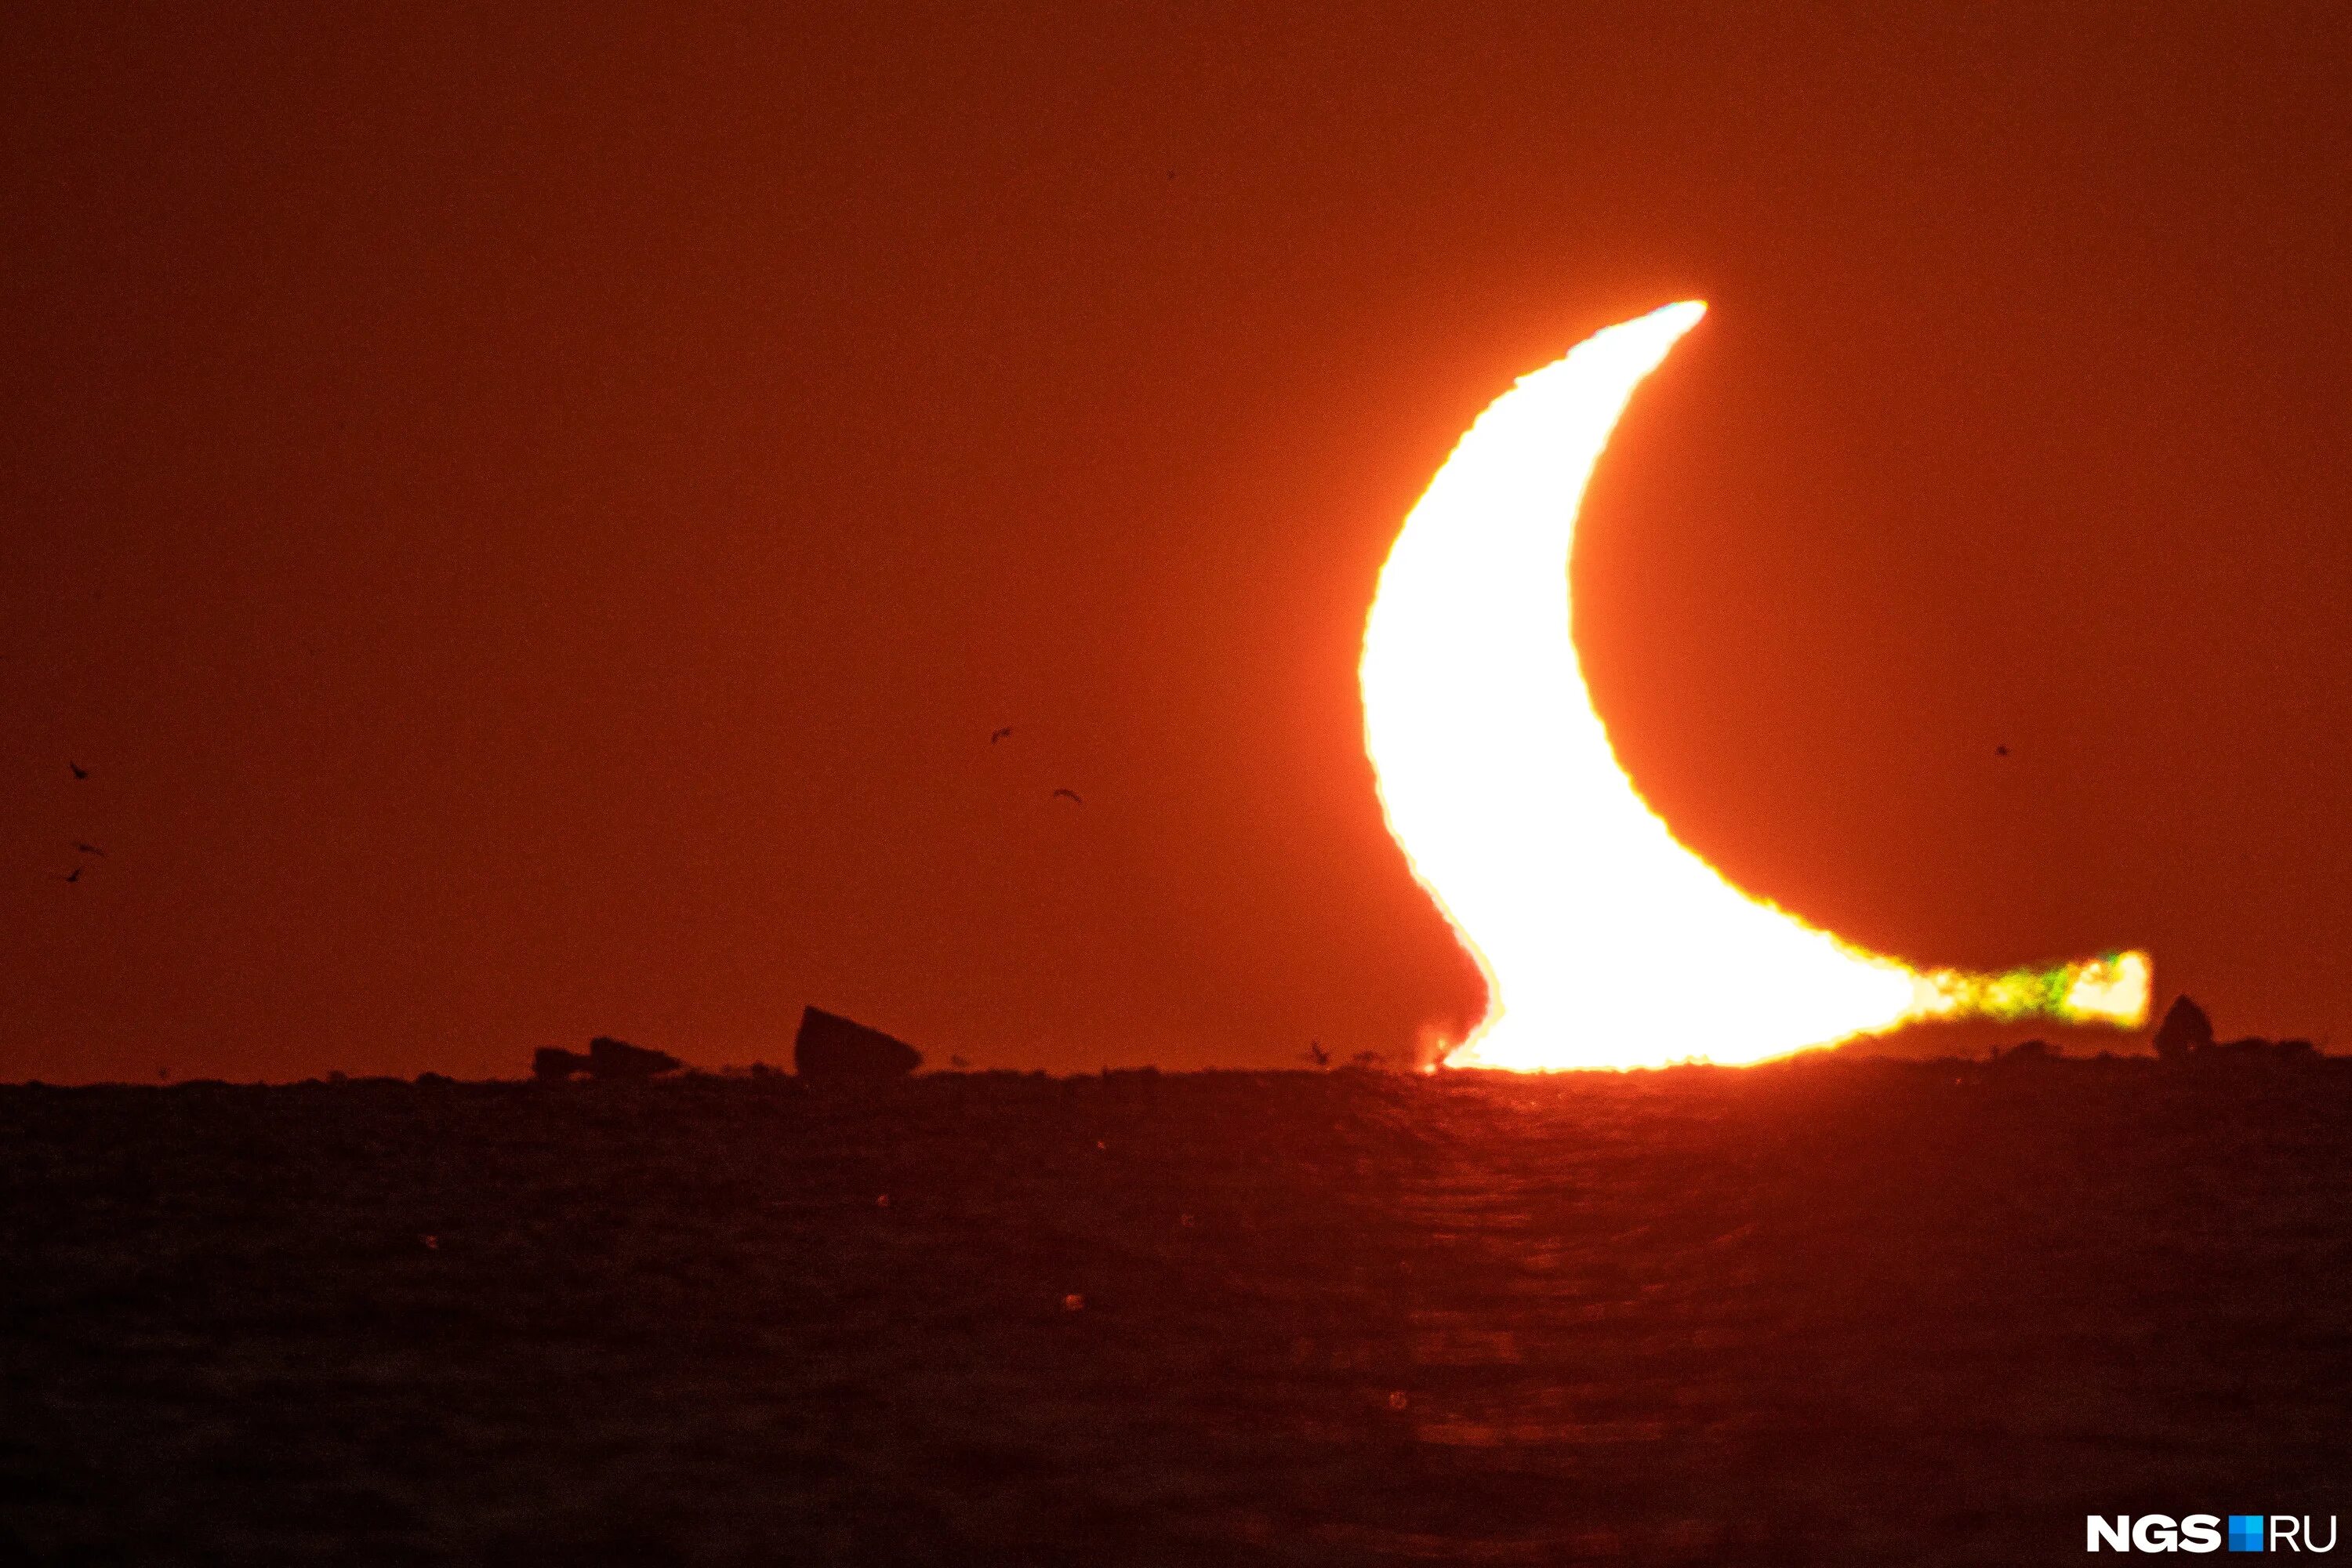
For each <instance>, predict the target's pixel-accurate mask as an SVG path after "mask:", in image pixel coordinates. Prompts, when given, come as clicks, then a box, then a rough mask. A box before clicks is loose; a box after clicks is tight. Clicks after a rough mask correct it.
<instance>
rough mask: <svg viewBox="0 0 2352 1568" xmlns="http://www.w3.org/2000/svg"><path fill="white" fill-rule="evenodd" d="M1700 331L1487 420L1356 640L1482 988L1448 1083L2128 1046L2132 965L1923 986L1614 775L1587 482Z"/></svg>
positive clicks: (1517, 393)
mask: <svg viewBox="0 0 2352 1568" xmlns="http://www.w3.org/2000/svg"><path fill="white" fill-rule="evenodd" d="M1705 311H1706V306H1705V305H1703V304H1701V303H1699V302H1698V301H1696V300H1689V301H1685V302H1684V303H1682V304H1679V305H1669V306H1667V307H1665V308H1664V310H1656V311H1653V312H1652V313H1651V314H1649V315H1647V316H1643V317H1642V318H1640V319H1639V320H1637V321H1627V322H1624V323H1622V324H1621V325H1619V326H1614V327H1611V328H1609V329H1608V330H1606V331H1601V332H1599V333H1596V334H1595V335H1594V336H1593V337H1591V338H1590V339H1588V340H1587V341H1586V342H1583V343H1581V344H1579V345H1578V346H1577V347H1576V349H1574V350H1573V351H1572V352H1571V353H1570V354H1569V355H1568V357H1567V358H1565V359H1563V360H1560V361H1559V363H1555V364H1551V365H1548V366H1546V367H1545V368H1544V369H1542V370H1539V371H1537V372H1536V373H1534V374H1531V375H1528V376H1526V377H1524V378H1522V379H1521V380H1520V382H1519V384H1517V386H1516V387H1514V388H1513V389H1512V390H1511V391H1509V392H1507V393H1506V394H1504V395H1502V396H1501V397H1500V398H1497V399H1496V402H1495V404H1494V405H1493V406H1491V407H1489V408H1488V409H1487V410H1486V413H1484V414H1483V415H1481V416H1479V417H1478V422H1477V423H1476V424H1475V425H1474V426H1471V427H1470V432H1469V434H1467V435H1465V437H1462V443H1461V445H1460V446H1458V447H1455V448H1454V455H1453V456H1452V457H1451V458H1447V459H1446V462H1445V466H1444V468H1440V469H1439V470H1438V471H1437V477H1436V479H1433V480H1432V481H1431V483H1430V487H1429V492H1428V493H1427V494H1426V495H1424V496H1423V497H1422V499H1421V502H1420V504H1419V505H1418V506H1416V507H1414V508H1413V510H1412V515H1411V516H1410V517H1408V518H1407V519H1406V520H1405V525H1404V531H1403V532H1402V533H1401V534H1399V535H1398V536H1397V542H1396V546H1395V548H1394V550H1392V551H1391V552H1390V555H1389V560H1388V564H1387V566H1386V567H1385V568H1383V569H1382V571H1381V584H1380V592H1379V595H1378V596H1377V597H1376V598H1375V599H1374V600H1373V603H1372V611H1371V617H1370V622H1369V624H1368V625H1367V626H1365V629H1364V659H1363V667H1362V671H1361V676H1362V681H1363V691H1364V741H1365V746H1366V749H1367V750H1368V751H1369V752H1370V754H1371V759H1372V768H1373V771H1374V773H1376V774H1377V775H1378V777H1379V781H1380V792H1381V805H1382V807H1383V808H1384V810H1385V811H1386V813H1387V816H1388V824H1389V831H1390V832H1391V834H1393V835H1394V836H1395V837H1396V840H1397V842H1398V844H1400V845H1401V846H1402V847H1403V849H1404V852H1405V857H1406V858H1407V859H1408V860H1409V861H1411V862H1412V870H1413V875H1414V876H1415V877H1417V878H1418V879H1420V881H1421V884H1422V886H1423V888H1425V889H1428V891H1429V893H1430V896H1431V897H1432V898H1433V899H1435V900H1437V904H1438V907H1439V908H1440V909H1441V910H1444V912H1445V916H1446V918H1447V919H1448V920H1449V921H1452V922H1453V924H1454V932H1455V934H1456V936H1457V937H1459V938H1460V940H1461V942H1462V945H1463V946H1464V947H1465V949H1467V950H1468V952H1470V955H1471V956H1472V957H1473V958H1474V959H1475V960H1476V961H1477V963H1478V967H1479V969H1480V970H1481V972H1482V973H1484V974H1485V975H1486V1018H1485V1019H1484V1020H1483V1021H1482V1022H1481V1023H1480V1024H1479V1026H1478V1027H1477V1028H1476V1029H1475V1031H1473V1032H1472V1034H1471V1036H1470V1037H1469V1038H1468V1039H1467V1040H1465V1041H1464V1042H1463V1043H1462V1044H1461V1045H1459V1046H1458V1047H1454V1050H1453V1051H1452V1052H1451V1054H1450V1055H1449V1056H1448V1058H1446V1059H1447V1062H1448V1064H1449V1065H1451V1066H1454V1067H1490V1068H1516V1069H1519V1070H1543V1069H1550V1068H1633V1067H1654V1066H1661V1065H1664V1064H1665V1063H1668V1062H1675V1061H1687V1060H1702V1061H1715V1062H1723V1063H1739V1062H1754V1061H1760V1060H1762V1059H1764V1058H1768V1057H1775V1056H1783V1055H1786V1054H1788V1053H1789V1052H1791V1051H1796V1050H1801V1049H1803V1048H1805V1047H1808V1046H1818V1045H1827V1044H1831V1043H1832V1042H1834V1041H1837V1040H1841V1039H1844V1038H1846V1037H1850V1036H1853V1035H1860V1034H1868V1033H1873V1032H1875V1031H1878V1030H1883V1029H1887V1028H1891V1027H1893V1026H1896V1025H1898V1024H1902V1023H1905V1022H1907V1021H1909V1020H1912V1019H1916V1018H1926V1017H1937V1016H1960V1015H1970V1014H1973V1015H1980V1016H1995V1017H2001V1018H2018V1017H2026V1016H2047V1017H2051V1018H2053V1019H2057V1020H2060V1021H2063V1022H2069V1023H2091V1022H2097V1023H2108V1024H2115V1025H2119V1026H2125V1027H2136V1026H2138V1025H2139V1024H2140V1023H2141V1022H2143V1021H2144V1020H2145V1019H2146V1017H2147V995H2148V981H2149V968H2148V960H2147V954H2145V953H2139V952H2121V953H2111V954H2108V955H2106V956H2105V957H2104V958H2098V959H2093V960H2088V961H2085V962H2084V963H2072V964H2063V965H2058V966H2055V967H2050V968H2040V969H2020V970H2014V971H2011V972H2009V973H2001V974H1969V973H1960V972H1957V971H1949V970H1937V971H1919V970H1914V969H1911V968H1909V967H1907V966H1906V965H1905V964H1904V963H1900V962H1899V961H1897V960H1895V959H1892V958H1886V957H1882V956H1880V955H1878V954H1875V953H1872V952H1864V951H1863V950H1862V949H1860V948H1857V947H1854V946H1853V945H1852V944H1851V943H1848V942H1843V941H1840V940H1839V939H1838V938H1837V937H1835V936H1832V935H1831V934H1830V933H1829V932H1827V931H1819V930H1816V929H1815V928H1813V927H1811V926H1809V925H1807V924H1805V923H1804V922H1803V921H1801V920H1798V919H1797V918H1796V917H1794V916H1792V915H1790V914H1788V913H1786V912H1785V911H1783V910H1779V909H1776V908H1774V907H1773V906H1772V905H1771V904H1769V903H1768V902H1766V901H1764V900H1760V899H1757V898H1754V897H1751V896H1750V895H1748V894H1747V893H1744V892H1742V891H1741V890H1740V889H1738V888H1736V887H1734V886H1732V884H1731V883H1729V882H1728V881H1727V880H1725V879H1724V878H1723V877H1722V876H1721V875H1720V874H1719V873H1718V872H1717V871H1716V869H1715V868H1713V867H1711V866H1709V865H1707V863H1706V861H1704V860H1702V859H1700V858H1698V857H1697V856H1696V855H1694V854H1693V853H1691V852H1690V851H1689V850H1688V849H1686V848H1685V847H1683V846H1682V845H1681V844H1680V843H1678V842H1676V840H1675V837H1674V834H1673V832H1672V831H1671V830H1670V829H1669V828H1668V827H1667V826H1666V825H1665V823H1664V820H1663V819H1661V818H1660V817H1659V816H1658V815H1657V814H1656V813H1655V812H1654V811H1652V810H1651V809H1650V807H1649V806H1648V805H1647V804H1646V803H1645V802H1643V799H1642V797H1641V795H1640V794H1639V793H1637V792H1636V791H1635V789H1634V788H1633V782H1632V781H1631V780H1630V779H1628V778H1627V777H1626V776H1625V773H1624V771H1623V770H1622V768H1621V767H1619V766H1618V763H1617V758H1616V755H1615V753H1614V752H1612V750H1611V748H1610V744H1609V736H1608V732H1607V731H1606V729H1605V728H1604V727H1603V726H1602V724H1601V718H1600V715H1599V714H1597V713H1596V712H1594V710H1593V708H1592V700H1591V695H1590V693H1588V692H1587V690H1586V689H1585V685H1584V676H1583V672H1582V670H1581V669H1580V668H1579V666H1578V664H1577V658H1576V645H1575V641H1574V638H1573V637H1572V636H1571V630H1570V595H1569V592H1568V562H1569V553H1570V546H1571V544H1572V542H1573V541H1574V538H1575V533H1576V513H1577V507H1578V504H1579V502H1580V500H1582V498H1583V495H1584V487H1585V482H1586V480H1587V479H1590V478H1591V473H1592V467H1593V464H1594V462H1595V461H1596V460H1598V458H1600V456H1601V448H1602V447H1604V446H1605V445H1606V444H1607V443H1608V440H1609V434H1610V431H1611V430H1612V429H1613V428H1614V427H1615V426H1616V424H1617V418H1618V416H1619V415H1620V414H1621V413H1622V412H1623V410H1624V407H1625V403H1626V400H1627V399H1628V398H1630V397H1631V396H1632V395H1633V388H1634V387H1635V386H1636V385H1638V384H1640V382H1641V380H1642V378H1643V376H1645V375H1647V374H1649V373H1650V372H1651V371H1653V370H1654V369H1655V368H1657V365H1658V363H1659V362H1660V361H1662V360H1664V358H1665V356H1666V352H1667V351H1668V350H1669V349H1671V348H1673V347H1674V345H1675V341H1676V340H1677V339H1679V338H1680V337H1681V336H1682V335H1683V334H1684V333H1685V332H1686V331H1690V329H1691V328H1692V327H1693V326H1694V325H1696V323H1697V321H1698V319H1699V317H1700V316H1701V315H1702V314H1704V313H1705Z"/></svg>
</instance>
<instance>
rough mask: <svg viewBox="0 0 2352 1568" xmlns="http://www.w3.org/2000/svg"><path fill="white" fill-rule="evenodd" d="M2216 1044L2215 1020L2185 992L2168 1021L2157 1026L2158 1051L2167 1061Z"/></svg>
mask: <svg viewBox="0 0 2352 1568" xmlns="http://www.w3.org/2000/svg"><path fill="white" fill-rule="evenodd" d="M2212 1044H2213V1020H2212V1019H2210V1018H2209V1017H2207V1016H2205V1009H2204V1008H2202V1007H2200V1006H2199V1005H2197V1004H2196V1003H2194V1002H2191V1001H2190V1000H2189V998H2188V996H2187V995H2186V994H2182V995H2180V996H2179V997H2177V998H2175V999H2174V1001H2173V1004H2172V1005H2171V1007H2170V1008H2169V1009H2168V1010H2167V1011H2166V1013H2165V1015H2164V1022H2163V1023H2161V1024H2158V1026H2156V1054H2157V1055H2158V1056H2159V1057H2162V1058H2164V1059H2165V1060H2167V1061H2179V1060H2181V1059H2182V1058H2186V1057H2187V1056H2188V1055H2189V1053H2190V1052H2192V1051H2202V1050H2208V1049H2210V1048H2211V1047H2212Z"/></svg>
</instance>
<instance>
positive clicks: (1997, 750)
mask: <svg viewBox="0 0 2352 1568" xmlns="http://www.w3.org/2000/svg"><path fill="white" fill-rule="evenodd" d="M1992 754H1993V755H1994V756H1996V757H2005V756H2007V755H2009V748H2008V747H2007V746H1995V747H1994V748H1993V749H1992Z"/></svg>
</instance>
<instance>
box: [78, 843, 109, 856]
mask: <svg viewBox="0 0 2352 1568" xmlns="http://www.w3.org/2000/svg"><path fill="white" fill-rule="evenodd" d="M74 847H75V848H77V849H79V850H80V851H81V852H82V853H83V854H85V855H98V856H103V855H105V853H106V851H105V850H103V849H100V847H98V846H97V845H95V844H77V845H75V846H74Z"/></svg>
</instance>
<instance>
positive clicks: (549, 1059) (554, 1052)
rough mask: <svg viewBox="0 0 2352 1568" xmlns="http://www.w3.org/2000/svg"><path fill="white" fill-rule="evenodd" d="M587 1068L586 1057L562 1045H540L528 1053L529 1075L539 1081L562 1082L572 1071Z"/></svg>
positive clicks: (584, 1070) (578, 1071)
mask: <svg viewBox="0 0 2352 1568" xmlns="http://www.w3.org/2000/svg"><path fill="white" fill-rule="evenodd" d="M587 1070H588V1058H587V1057H586V1056H585V1055H584V1054H583V1053H582V1052H579V1051H567V1050H565V1049H564V1048H563V1047H562V1046H541V1047H539V1049H537V1050H535V1051H533V1052H531V1053H530V1076H531V1077H533V1078H535V1079H539V1080H540V1081H541V1083H562V1081H563V1080H564V1079H568V1078H570V1077H571V1076H572V1074H573V1073H581V1072H586V1071H587Z"/></svg>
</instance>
